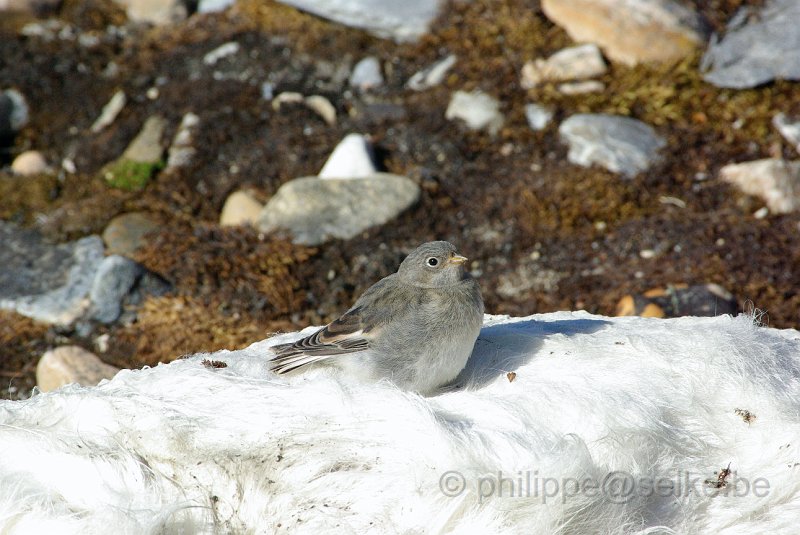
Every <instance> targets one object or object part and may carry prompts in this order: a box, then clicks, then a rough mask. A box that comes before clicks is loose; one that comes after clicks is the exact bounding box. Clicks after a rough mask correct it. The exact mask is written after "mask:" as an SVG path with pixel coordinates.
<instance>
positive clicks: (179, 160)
mask: <svg viewBox="0 0 800 535" xmlns="http://www.w3.org/2000/svg"><path fill="white" fill-rule="evenodd" d="M199 128H200V117H198V116H197V114H194V113H192V112H188V113H186V114H185V115H184V116H183V118H181V124H180V125H179V126H178V131H177V132H175V137H174V138H172V145H170V147H169V151H168V152H167V167H166V169H165V170H171V169H176V168H179V167H186V166H188V165H189V164H191V163H192V161H193V160H194V157H195V155H197V149H196V148H195V147H194V143H195V137H196V136H197V131H198V129H199Z"/></svg>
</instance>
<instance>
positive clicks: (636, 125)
mask: <svg viewBox="0 0 800 535" xmlns="http://www.w3.org/2000/svg"><path fill="white" fill-rule="evenodd" d="M558 132H559V134H560V135H561V138H562V139H563V140H564V141H565V142H566V143H567V144H568V145H569V153H568V154H567V158H568V159H569V161H570V162H571V163H574V164H577V165H581V166H583V167H589V166H591V165H593V164H597V165H600V166H602V167H605V168H606V169H608V170H609V171H613V172H615V173H621V174H623V175H625V176H627V177H632V176H634V175H636V174H637V173H640V172H642V171H644V170H646V169H647V168H649V167H650V165H651V164H652V163H654V162H655V161H656V160H657V159H658V152H659V151H660V150H661V149H662V148H663V147H664V146H665V145H666V142H665V141H664V140H663V138H661V137H660V136H659V135H658V134H656V132H655V130H653V128H652V127H650V126H649V125H646V124H645V123H643V122H641V121H637V120H636V119H631V118H629V117H620V116H615V115H605V114H577V115H573V116H572V117H570V118H569V119H567V120H566V121H564V122H563V123H561V126H560V127H559V129H558Z"/></svg>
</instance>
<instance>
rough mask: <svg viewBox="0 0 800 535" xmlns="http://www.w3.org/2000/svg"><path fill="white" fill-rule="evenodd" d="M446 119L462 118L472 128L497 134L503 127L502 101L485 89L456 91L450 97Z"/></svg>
mask: <svg viewBox="0 0 800 535" xmlns="http://www.w3.org/2000/svg"><path fill="white" fill-rule="evenodd" d="M444 116H445V118H446V119H460V120H462V121H464V122H465V123H466V124H467V127H468V128H469V129H470V130H486V131H488V132H489V133H490V134H492V135H495V134H497V132H499V131H500V129H501V128H502V127H503V123H504V122H505V118H504V117H503V114H502V113H500V102H498V101H497V99H495V98H494V97H492V96H490V95H487V94H486V93H484V92H483V91H479V90H478V91H472V92H469V93H468V92H466V91H456V92H455V93H454V94H453V96H452V98H451V99H450V104H449V105H448V106H447V111H446V112H445V114H444Z"/></svg>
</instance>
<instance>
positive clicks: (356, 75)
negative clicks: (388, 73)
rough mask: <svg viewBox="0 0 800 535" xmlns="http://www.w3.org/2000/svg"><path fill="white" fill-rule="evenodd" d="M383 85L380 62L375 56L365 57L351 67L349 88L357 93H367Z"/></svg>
mask: <svg viewBox="0 0 800 535" xmlns="http://www.w3.org/2000/svg"><path fill="white" fill-rule="evenodd" d="M382 85H383V74H382V73H381V62H380V61H379V60H378V58H376V57H375V56H367V57H366V58H364V59H362V60H361V61H359V62H358V63H356V66H355V67H353V73H352V74H351V75H350V86H351V87H354V88H356V89H358V90H359V91H369V90H370V89H375V88H376V87H380V86H382Z"/></svg>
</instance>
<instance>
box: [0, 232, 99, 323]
mask: <svg viewBox="0 0 800 535" xmlns="http://www.w3.org/2000/svg"><path fill="white" fill-rule="evenodd" d="M0 243H2V244H3V246H2V247H0V265H2V266H3V269H0V308H1V309H4V310H13V311H15V312H17V313H18V314H22V315H23V316H27V317H29V318H33V319H35V320H38V321H43V322H46V323H55V324H61V325H69V324H72V323H73V322H74V321H76V320H77V319H79V318H80V317H82V316H83V315H84V314H85V312H86V310H87V309H88V307H89V299H88V294H89V290H90V289H91V286H92V282H93V281H94V277H95V274H96V273H97V269H98V268H99V266H100V262H101V260H102V259H103V242H102V240H101V239H100V237H99V236H87V237H85V238H81V239H80V240H77V241H74V242H69V243H63V244H58V245H49V244H47V243H45V242H44V241H43V240H42V237H41V235H40V234H38V233H37V232H34V231H31V230H26V229H20V228H18V227H16V226H15V225H13V224H11V223H6V222H4V221H0Z"/></svg>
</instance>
